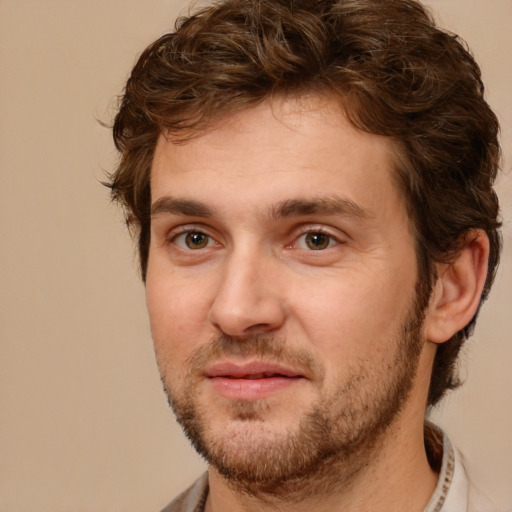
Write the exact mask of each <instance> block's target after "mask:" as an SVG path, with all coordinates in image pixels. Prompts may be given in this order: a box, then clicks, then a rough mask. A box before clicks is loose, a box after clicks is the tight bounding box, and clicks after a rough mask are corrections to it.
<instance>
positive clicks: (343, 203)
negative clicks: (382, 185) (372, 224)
mask: <svg viewBox="0 0 512 512" xmlns="http://www.w3.org/2000/svg"><path fill="white" fill-rule="evenodd" d="M160 214H171V215H186V216H189V217H203V218H211V217H214V216H215V210H214V209H212V208H211V207H210V206H208V205H206V204H205V203H202V202H200V201H195V200H193V199H186V198H176V197H171V196H164V197H161V198H159V199H157V200H156V201H155V202H154V203H153V205H152V206H151V217H155V216H157V215H160ZM315 214H317V215H344V216H348V217H356V218H360V219H368V218H370V217H372V215H371V214H370V212H369V211H368V210H366V209H364V208H363V207H361V206H360V205H358V204H357V203H355V202H354V201H352V200H350V199H347V198H342V197H339V196H337V195H331V196H328V197H313V198H308V199H300V198H298V199H288V200H286V201H281V202H279V203H277V204H276V205H273V206H271V207H270V211H269V217H270V218H271V219H272V220H277V219H280V218H286V217H294V216H301V215H315Z"/></svg>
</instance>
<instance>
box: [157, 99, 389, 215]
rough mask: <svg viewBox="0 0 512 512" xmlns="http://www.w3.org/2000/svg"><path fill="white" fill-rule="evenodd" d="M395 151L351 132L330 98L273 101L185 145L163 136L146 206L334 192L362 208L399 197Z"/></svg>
mask: <svg viewBox="0 0 512 512" xmlns="http://www.w3.org/2000/svg"><path fill="white" fill-rule="evenodd" d="M395 181H396V180H395V172H394V146H393V143H392V141H391V140H390V139H389V138H386V137H383V136H379V135H374V134H369V133H366V132H363V131H361V130H359V129H357V128H355V127H354V126H353V125H352V124H351V123H350V122H349V121H348V120H347V118H346V116H345V115H344V112H343V109H342V107H341V105H340V104H339V102H337V101H336V100H334V99H330V98H324V97H322V98H318V97H313V98H300V99H278V100H274V101H272V102H266V103H264V104H261V105H259V106H257V107H254V108H251V109H248V110H244V111H241V112H237V113H235V114H231V115H227V116H224V117H223V118H221V119H218V120H216V121H214V122H213V123H211V124H210V126H209V127H208V128H207V129H205V130H204V131H203V132H201V133H199V134H196V135H195V136H194V137H193V138H191V139H190V140H188V141H186V142H179V141H176V140H174V139H173V136H172V134H167V135H165V134H162V135H161V136H160V138H159V140H158V143H157V147H156V150H155V155H154V159H153V164H152V175H151V189H152V200H153V202H155V201H157V200H158V199H159V198H160V197H162V196H166V195H172V196H175V195H176V194H179V195H181V196H187V197H188V196H190V197H194V198H198V199H200V200H201V201H206V202H212V203H218V204H219V205H220V206H222V204H225V203H226V201H230V202H234V200H236V199H237V197H238V198H242V197H243V200H244V201H245V202H246V204H247V205H249V204H251V201H253V202H254V203H255V204H256V203H260V204H261V203H262V202H265V203H267V204H269V205H271V204H272V203H275V202H282V201H285V200H289V199H294V198H296V197H300V198H303V197H305V196H308V195H310V196H326V195H329V194H336V195H339V196H342V197H344V198H345V197H346V198H347V199H349V200H352V201H354V202H355V203H361V206H362V207H363V208H365V209H366V208H372V206H374V205H377V204H379V203H381V202H382V200H383V199H384V198H387V199H389V197H390V196H393V197H394V200H395V201H396V200H397V199H398V193H397V187H396V185H395Z"/></svg>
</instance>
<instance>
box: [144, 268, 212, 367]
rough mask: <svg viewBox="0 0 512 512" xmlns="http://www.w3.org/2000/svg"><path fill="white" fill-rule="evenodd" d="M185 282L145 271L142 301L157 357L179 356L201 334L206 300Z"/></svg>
mask: <svg viewBox="0 0 512 512" xmlns="http://www.w3.org/2000/svg"><path fill="white" fill-rule="evenodd" d="M202 299H203V294H202V293H201V292H200V291H198V290H197V289H196V288H195V287H193V286H190V285H189V283H180V282H179V280H176V279H163V278H153V276H151V275H150V274H148V279H147V282H146V305H147V309H148V313H149V320H150V327H151V336H152V338H153V343H154V346H155V352H156V355H157V358H158V359H159V360H162V359H165V360H168V359H169V358H170V357H171V356H172V358H173V359H182V358H183V357H186V356H187V355H188V353H189V352H190V351H192V350H193V349H194V347H195V346H197V344H198V343H199V342H200V341H201V340H202V338H203V337H204V336H203V335H202V333H203V330H204V329H205V320H206V318H207V316H208V306H207V302H206V301H205V300H202Z"/></svg>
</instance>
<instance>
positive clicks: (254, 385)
mask: <svg viewBox="0 0 512 512" xmlns="http://www.w3.org/2000/svg"><path fill="white" fill-rule="evenodd" d="M302 380H303V379H302V377H269V378H266V379H229V378H227V377H211V378H210V382H211V385H212V386H213V389H214V390H215V391H216V392H217V393H218V394H219V395H221V396H223V397H225V398H229V399H232V400H247V401H255V400H261V399H263V398H267V397H269V396H271V395H274V394H275V393H278V392H280V391H284V390H286V389H288V388H290V387H292V386H294V385H296V384H298V383H299V382H300V381H302Z"/></svg>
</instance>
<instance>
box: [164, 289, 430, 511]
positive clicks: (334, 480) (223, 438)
mask: <svg viewBox="0 0 512 512" xmlns="http://www.w3.org/2000/svg"><path fill="white" fill-rule="evenodd" d="M427 303H428V297H426V296H425V295H423V297H422V294H420V293H418V294H417V296H416V300H415V301H414V303H413V306H412V307H411V309H410V311H409V312H408V313H407V315H406V318H405V319H404V321H403V322H402V324H401V326H400V329H399V330H398V332H397V333H396V336H395V337H394V338H393V339H391V340H376V343H389V344H390V346H395V347H396V350H395V353H394V354H393V357H392V358H390V359H389V361H388V362H387V364H386V362H382V363H381V364H380V366H377V365H375V364H374V365H371V366H369V365H368V363H367V362H366V361H365V360H364V359H362V360H360V361H358V362H356V363H355V364H354V365H353V367H352V368H350V373H349V376H348V378H346V379H345V380H344V381H343V382H341V383H340V384H339V386H338V388H337V389H336V390H335V391H333V392H330V393H329V394H328V395H327V396H323V397H321V398H320V399H319V400H317V401H316V402H315V403H313V404H312V405H311V407H310V408H309V410H307V411H304V412H302V413H301V414H300V415H298V417H297V424H296V425H294V426H293V427H289V428H288V430H283V431H282V432H276V431H275V430H271V429H268V427H267V426H266V425H265V421H264V418H265V416H266V414H267V412H268V409H269V408H270V407H271V405H269V404H268V403H267V401H265V400H263V401H259V402H249V401H233V402H232V403H231V404H230V411H229V412H230V420H233V419H236V421H237V422H238V427H237V428H236V430H229V431H226V433H225V435H222V434H218V435H214V434H212V432H211V431H210V429H209V425H208V422H207V420H206V418H207V414H206V409H207V405H206V406H205V404H203V403H201V401H200V399H199V392H198V382H199V379H201V378H204V377H202V376H203V375H204V368H205V366H206V365H207V364H208V363H211V362H214V361H216V360H218V359H220V358H221V357H223V356H229V357H244V358H251V357H254V358H258V359H259V360H262V361H268V362H277V363H279V364H282V365H284V366H288V367H293V368H296V369H297V368H298V369H303V370H304V373H305V374H307V375H308V376H312V377H313V378H312V379H311V380H312V381H317V382H321V381H322V380H323V377H324V369H323V367H322V366H321V365H319V364H318V363H317V362H316V361H315V360H314V358H313V357H312V356H311V354H309V353H308V352H307V351H304V350H297V349H296V348H291V347H289V346H287V344H286V341H285V340H282V339H276V338H273V337H270V336H264V335H263V336H262V335H260V336H251V337H246V338H243V339H241V338H233V337H229V336H220V337H218V338H217V339H215V340H213V341H212V342H211V343H210V344H209V345H207V346H205V347H201V348H199V349H197V350H196V351H195V352H194V353H193V354H192V356H191V357H190V359H189V361H188V365H187V366H188V371H187V373H186V377H185V381H184V386H183V387H182V388H181V390H176V389H171V387H172V386H167V385H166V384H165V383H166V379H165V375H164V373H163V372H162V368H161V374H162V381H163V382H164V387H165V389H166V393H167V396H168V398H169V403H170V405H171V407H172V408H173V410H174V412H175V414H176V417H177V420H178V422H179V423H180V424H181V426H182V428H183V430H184V432H185V434H186V436H187V437H188V438H189V439H190V440H191V442H192V444H193V445H194V447H195V449H196V450H197V452H198V453H199V454H200V455H202V456H203V457H204V458H205V459H206V461H207V462H208V464H209V465H210V466H211V467H213V468H215V470H217V471H218V473H219V474H220V475H222V476H223V477H224V478H225V480H226V482H227V483H228V484H229V485H230V486H231V487H232V488H233V489H234V490H235V491H237V492H239V493H243V494H247V495H251V496H254V497H257V498H259V499H276V498H278V499H286V500H287V501H291V500H297V501H300V500H301V499H302V497H303V494H304V493H306V494H307V495H309V496H311V494H314V493H315V492H318V493H325V492H332V491H333V489H334V488H337V489H339V488H340V487H347V486H349V485H350V484H351V482H352V481H353V479H354V478H355V476H356V475H357V474H358V473H359V472H360V471H361V470H362V469H364V467H366V466H368V465H369V464H370V462H371V459H372V457H374V456H375V453H376V452H377V451H378V449H379V445H380V443H379V442H380V441H381V440H382V439H383V437H384V436H385V433H386V432H387V431H388V429H389V427H390V425H391V424H392V423H393V420H394V419H395V418H397V417H398V415H399V413H400V411H401V410H402V409H403V407H404V405H405V403H406V402H407V398H408V396H409V394H410V392H411V389H412V387H413V385H414V381H415V376H416V373H417V368H418V363H419V357H420V354H421V350H422V346H423V340H422V339H421V333H422V324H423V319H424V314H425V309H426V304H427Z"/></svg>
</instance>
